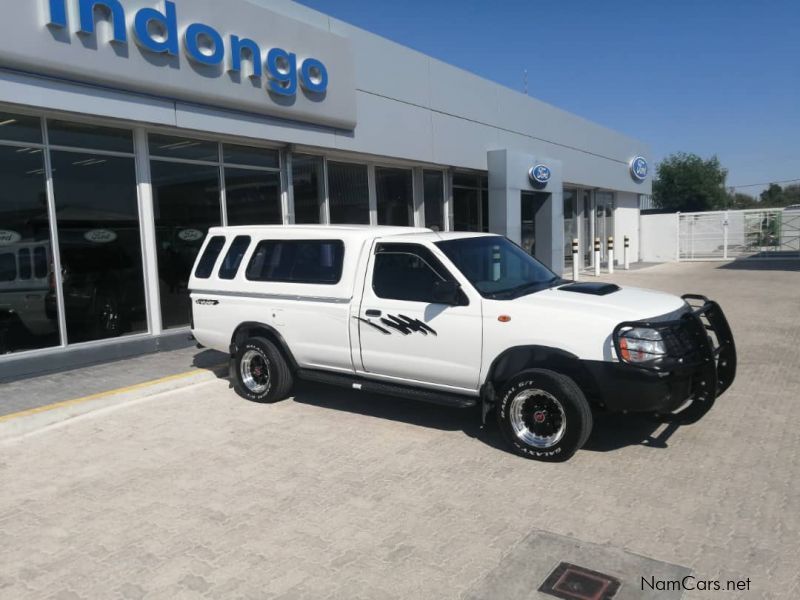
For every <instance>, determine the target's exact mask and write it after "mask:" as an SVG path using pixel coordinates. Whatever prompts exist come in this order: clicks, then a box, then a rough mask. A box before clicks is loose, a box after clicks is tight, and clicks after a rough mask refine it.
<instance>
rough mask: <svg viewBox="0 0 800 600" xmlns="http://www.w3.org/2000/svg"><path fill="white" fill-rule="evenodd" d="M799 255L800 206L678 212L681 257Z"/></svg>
mask: <svg viewBox="0 0 800 600" xmlns="http://www.w3.org/2000/svg"><path fill="white" fill-rule="evenodd" d="M738 257H754V258H800V208H791V209H782V208H775V209H766V210H762V209H755V210H729V211H716V212H699V213H679V214H678V260H686V261H690V260H728V259H731V258H738Z"/></svg>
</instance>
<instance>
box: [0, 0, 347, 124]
mask: <svg viewBox="0 0 800 600" xmlns="http://www.w3.org/2000/svg"><path fill="white" fill-rule="evenodd" d="M3 8H4V9H5V10H4V11H3V12H4V13H5V14H4V15H3V18H2V19H0V34H2V37H3V43H2V44H1V45H0V65H2V64H10V65H11V66H15V67H19V68H22V69H24V70H28V71H32V72H35V73H36V74H48V75H51V74H55V75H67V76H69V78H70V79H71V80H77V81H82V82H88V83H101V84H105V85H109V86H113V87H119V88H124V89H131V90H134V91H143V92H148V93H152V94H155V95H158V96H162V97H170V98H175V99H182V100H189V101H192V102H197V103H200V104H207V105H208V104H211V105H215V106H220V107H224V108H231V109H237V110H246V111H249V112H260V113H266V114H272V115H278V116H284V117H287V118H292V119H300V120H305V121H311V122H315V123H321V124H328V125H332V126H336V127H345V128H352V127H354V126H355V117H356V112H355V75H354V67H353V64H352V63H353V61H352V55H351V51H350V45H349V42H348V40H346V39H345V38H342V37H340V36H337V35H334V34H332V33H330V32H329V31H326V30H323V29H318V28H315V27H312V26H310V25H307V24H305V23H301V22H298V21H295V20H293V19H290V18H288V17H285V16H283V15H279V14H277V13H274V12H272V11H270V10H268V9H266V8H262V7H260V6H256V5H254V4H253V3H250V2H247V1H244V0H225V1H224V2H221V1H219V0H40V1H37V2H31V0H4V7H3ZM37 30H38V31H39V32H41V35H33V34H35V33H36V31H37Z"/></svg>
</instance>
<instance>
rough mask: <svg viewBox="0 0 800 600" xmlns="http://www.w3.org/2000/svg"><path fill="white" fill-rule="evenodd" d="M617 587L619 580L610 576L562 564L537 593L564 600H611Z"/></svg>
mask: <svg viewBox="0 0 800 600" xmlns="http://www.w3.org/2000/svg"><path fill="white" fill-rule="evenodd" d="M619 586H620V583H619V580H618V579H616V578H614V577H611V576H610V575H604V574H603V573H598V572H597V571H592V570H591V569H586V568H584V567H579V566H577V565H572V564H570V563H564V562H562V563H561V564H559V565H558V566H557V567H556V568H555V570H554V571H553V572H552V573H550V575H548V577H547V579H545V582H544V583H543V584H542V585H541V587H540V588H539V591H540V592H544V593H545V594H550V595H551V596H555V597H556V598H563V599H564V600H611V598H613V597H614V596H615V595H616V593H617V591H618V590H619Z"/></svg>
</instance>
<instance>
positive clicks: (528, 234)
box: [520, 191, 550, 256]
mask: <svg viewBox="0 0 800 600" xmlns="http://www.w3.org/2000/svg"><path fill="white" fill-rule="evenodd" d="M521 194H522V195H521V197H520V210H521V214H520V223H521V224H522V231H521V232H520V233H521V235H520V240H521V243H520V246H522V248H523V249H524V250H525V252H527V253H528V254H530V255H531V256H536V238H537V231H536V213H538V212H539V210H540V209H541V208H542V207H543V206H544V203H545V202H547V199H548V198H549V196H550V194H547V193H545V192H527V191H523V192H521Z"/></svg>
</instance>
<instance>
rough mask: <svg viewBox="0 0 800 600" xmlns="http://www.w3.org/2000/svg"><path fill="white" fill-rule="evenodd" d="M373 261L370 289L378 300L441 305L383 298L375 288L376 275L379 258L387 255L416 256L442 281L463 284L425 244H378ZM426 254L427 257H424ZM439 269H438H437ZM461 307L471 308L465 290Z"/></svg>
mask: <svg viewBox="0 0 800 600" xmlns="http://www.w3.org/2000/svg"><path fill="white" fill-rule="evenodd" d="M420 249H421V250H422V253H419V252H418V250H420ZM372 254H373V259H372V276H371V281H370V287H371V288H372V293H373V294H375V296H376V297H377V298H380V299H381V300H394V301H396V302H417V303H420V304H440V303H439V302H435V301H434V300H407V299H405V298H393V297H390V296H382V295H381V294H380V293H379V292H378V290H377V289H376V288H375V273H376V272H377V266H378V260H377V259H378V256H380V255H385V254H402V255H408V256H414V257H416V258H418V259H419V260H421V261H422V262H423V263H425V265H426V266H427V267H428V268H429V269H430V270H431V271H433V273H434V274H435V275H436V276H437V277H439V279H440V280H441V281H454V282H455V283H457V284H458V285H459V287H461V282H460V281H459V280H458V278H457V277H455V276H454V275H453V273H451V272H450V269H448V268H447V267H446V266H445V264H444V263H443V262H442V261H441V260H439V258H437V256H436V255H435V254H434V253H433V250H431V249H430V248H429V247H427V246H425V245H424V244H417V243H411V242H378V243H376V244H375V250H374V251H373V253H372ZM423 254H426V255H427V256H424V255H423ZM437 267H438V269H437ZM459 306H469V297H468V296H467V295H466V293H464V290H463V289H462V290H461V303H460V304H459Z"/></svg>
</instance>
